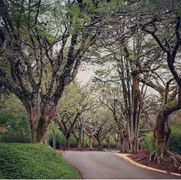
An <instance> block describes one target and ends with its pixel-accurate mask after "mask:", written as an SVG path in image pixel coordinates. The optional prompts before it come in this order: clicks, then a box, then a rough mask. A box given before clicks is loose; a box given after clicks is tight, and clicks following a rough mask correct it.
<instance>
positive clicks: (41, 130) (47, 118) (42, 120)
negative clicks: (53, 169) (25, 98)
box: [26, 105, 56, 144]
mask: <svg viewBox="0 0 181 180" xmlns="http://www.w3.org/2000/svg"><path fill="white" fill-rule="evenodd" d="M55 110H56V107H55V106H51V107H50V106H43V107H42V108H40V106H39V105H36V106H32V105H26V111H27V113H28V115H29V124H30V130H31V142H32V143H37V142H40V143H43V144H46V143H47V139H46V132H47V128H48V125H49V124H50V122H51V119H52V118H53V116H54V115H55Z"/></svg>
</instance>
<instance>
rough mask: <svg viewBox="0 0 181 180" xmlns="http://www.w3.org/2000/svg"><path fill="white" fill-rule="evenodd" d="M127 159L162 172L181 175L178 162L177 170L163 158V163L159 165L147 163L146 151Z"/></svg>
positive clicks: (180, 163)
mask: <svg viewBox="0 0 181 180" xmlns="http://www.w3.org/2000/svg"><path fill="white" fill-rule="evenodd" d="M129 158H130V159H132V160H134V161H135V162H137V163H139V164H143V165H145V166H149V167H152V168H155V169H160V170H164V171H167V172H174V173H179V174H181V161H180V162H178V164H179V167H180V168H179V169H178V168H176V167H174V166H173V163H172V162H171V161H169V159H168V158H167V157H165V158H164V160H163V162H161V163H160V164H159V165H158V164H157V163H155V162H149V161H148V160H149V152H148V151H139V152H138V153H135V154H131V155H129Z"/></svg>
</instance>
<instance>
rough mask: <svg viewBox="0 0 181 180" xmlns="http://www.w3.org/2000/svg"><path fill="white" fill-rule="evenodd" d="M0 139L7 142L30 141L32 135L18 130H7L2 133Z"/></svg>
mask: <svg viewBox="0 0 181 180" xmlns="http://www.w3.org/2000/svg"><path fill="white" fill-rule="evenodd" d="M0 141H1V142H6V143H12V142H17V143H30V142H31V139H30V136H25V135H22V134H20V133H18V132H5V133H2V134H1V136H0Z"/></svg>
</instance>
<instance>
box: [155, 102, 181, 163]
mask: <svg viewBox="0 0 181 180" xmlns="http://www.w3.org/2000/svg"><path fill="white" fill-rule="evenodd" d="M178 109H180V106H179V105H178V100H174V101H171V102H169V103H168V104H166V105H164V106H163V107H162V108H161V110H160V111H159V113H158V115H157V120H156V126H155V128H154V132H153V134H154V138H155V146H156V152H155V157H154V159H155V160H157V162H158V163H159V162H160V161H161V160H162V159H163V157H164V155H165V154H166V153H167V151H168V140H169V137H170V133H171V129H170V127H169V125H168V116H169V115H170V114H171V113H172V112H174V111H176V110H178Z"/></svg>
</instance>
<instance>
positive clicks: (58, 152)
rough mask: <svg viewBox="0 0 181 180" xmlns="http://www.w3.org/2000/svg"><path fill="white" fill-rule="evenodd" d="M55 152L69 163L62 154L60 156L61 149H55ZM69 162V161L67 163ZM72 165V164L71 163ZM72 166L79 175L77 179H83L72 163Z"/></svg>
mask: <svg viewBox="0 0 181 180" xmlns="http://www.w3.org/2000/svg"><path fill="white" fill-rule="evenodd" d="M55 152H56V153H57V154H58V155H59V156H61V157H62V159H64V160H65V161H66V162H67V163H69V162H68V161H67V160H66V159H65V158H64V157H63V156H62V150H60V151H59V150H55ZM69 164H71V163H69ZM71 165H72V164H71ZM72 166H73V167H74V168H75V170H76V171H77V174H78V176H79V178H78V179H83V177H82V174H81V172H80V171H79V170H78V169H77V168H76V167H75V166H74V165H72Z"/></svg>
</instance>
